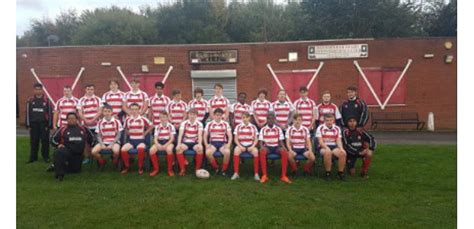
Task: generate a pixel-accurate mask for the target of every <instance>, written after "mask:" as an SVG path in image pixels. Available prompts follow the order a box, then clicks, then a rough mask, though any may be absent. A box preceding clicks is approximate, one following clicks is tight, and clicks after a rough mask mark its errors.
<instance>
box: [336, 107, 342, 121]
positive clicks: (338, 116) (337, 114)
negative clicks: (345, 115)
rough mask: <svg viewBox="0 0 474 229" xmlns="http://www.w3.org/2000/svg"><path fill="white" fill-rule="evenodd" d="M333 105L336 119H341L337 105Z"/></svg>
mask: <svg viewBox="0 0 474 229" xmlns="http://www.w3.org/2000/svg"><path fill="white" fill-rule="evenodd" d="M335 107H336V119H341V118H342V116H341V112H339V108H337V106H335Z"/></svg>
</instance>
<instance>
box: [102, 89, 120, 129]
mask: <svg viewBox="0 0 474 229" xmlns="http://www.w3.org/2000/svg"><path fill="white" fill-rule="evenodd" d="M109 88H110V91H108V92H106V93H104V95H102V102H103V103H104V104H106V103H107V104H109V105H110V106H111V107H112V115H113V116H115V117H116V118H119V120H122V115H123V114H122V106H123V96H125V93H124V92H123V91H120V90H119V83H118V81H117V80H110V81H109Z"/></svg>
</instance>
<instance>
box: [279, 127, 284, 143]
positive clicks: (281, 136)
mask: <svg viewBox="0 0 474 229" xmlns="http://www.w3.org/2000/svg"><path fill="white" fill-rule="evenodd" d="M279 130H280V131H279V132H280V137H279V138H280V140H285V137H284V136H283V130H282V129H280V128H279Z"/></svg>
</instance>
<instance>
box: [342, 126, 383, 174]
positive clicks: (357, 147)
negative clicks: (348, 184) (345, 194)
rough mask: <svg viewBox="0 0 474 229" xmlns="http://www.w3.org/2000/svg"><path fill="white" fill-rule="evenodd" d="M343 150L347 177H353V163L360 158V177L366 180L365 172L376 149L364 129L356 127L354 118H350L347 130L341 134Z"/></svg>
mask: <svg viewBox="0 0 474 229" xmlns="http://www.w3.org/2000/svg"><path fill="white" fill-rule="evenodd" d="M342 141H343V144H344V149H345V150H346V152H347V168H348V169H349V175H351V176H354V175H355V172H356V170H355V163H356V160H357V158H362V160H363V161H362V170H361V172H360V176H361V177H363V178H365V179H367V178H368V176H367V172H368V171H369V166H370V163H371V161H372V155H373V154H374V150H375V147H376V143H375V140H374V137H373V136H372V135H371V134H369V133H368V132H367V131H366V130H365V129H364V128H362V127H357V119H356V117H350V118H349V119H348V121H347V128H344V130H343V133H342Z"/></svg>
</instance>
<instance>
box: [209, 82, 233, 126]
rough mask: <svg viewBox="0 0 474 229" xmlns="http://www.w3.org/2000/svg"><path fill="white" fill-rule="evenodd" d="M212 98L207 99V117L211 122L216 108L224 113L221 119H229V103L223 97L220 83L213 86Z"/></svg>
mask: <svg viewBox="0 0 474 229" xmlns="http://www.w3.org/2000/svg"><path fill="white" fill-rule="evenodd" d="M214 90H215V92H214V96H213V97H212V98H211V99H209V101H208V102H209V108H210V109H209V116H210V117H211V120H214V110H215V109H217V108H220V109H222V110H223V111H224V115H223V117H222V119H223V120H228V119H229V106H230V101H229V99H227V98H226V97H225V96H224V95H223V92H224V86H222V84H220V83H216V84H215V85H214Z"/></svg>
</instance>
